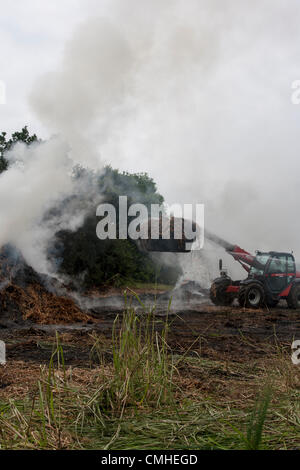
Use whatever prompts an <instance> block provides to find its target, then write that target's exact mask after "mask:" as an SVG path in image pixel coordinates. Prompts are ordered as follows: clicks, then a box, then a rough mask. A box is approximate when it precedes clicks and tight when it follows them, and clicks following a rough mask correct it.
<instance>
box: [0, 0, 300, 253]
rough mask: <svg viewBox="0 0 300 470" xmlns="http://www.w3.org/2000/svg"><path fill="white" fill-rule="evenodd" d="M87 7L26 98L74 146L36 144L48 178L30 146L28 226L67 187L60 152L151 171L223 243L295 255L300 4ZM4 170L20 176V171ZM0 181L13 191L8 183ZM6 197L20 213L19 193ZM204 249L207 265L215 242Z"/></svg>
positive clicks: (176, 2) (171, 0) (210, 1)
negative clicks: (199, 208) (197, 206)
mask: <svg viewBox="0 0 300 470" xmlns="http://www.w3.org/2000/svg"><path fill="white" fill-rule="evenodd" d="M89 7H92V8H93V14H91V18H90V19H88V20H87V21H84V22H83V23H82V24H81V25H80V26H79V27H78V28H77V29H75V30H74V32H73V34H72V36H71V37H70V39H69V41H68V42H67V43H66V45H65V52H64V56H63V59H62V62H61V63H60V64H58V66H57V69H56V70H54V71H52V72H51V73H47V74H46V75H44V76H42V77H41V78H39V79H38V81H37V83H36V86H35V87H34V90H33V91H32V93H31V97H30V102H31V105H32V107H33V109H34V110H35V112H36V113H37V115H38V117H39V119H40V120H41V122H42V123H43V124H44V125H45V126H47V128H48V129H49V132H53V133H59V134H60V135H61V136H62V137H61V139H62V140H63V141H66V142H67V143H68V145H69V146H70V151H69V152H68V151H66V150H63V151H62V152H58V151H57V146H58V145H62V144H58V143H57V141H56V140H55V141H50V142H49V143H48V144H45V146H44V147H42V148H41V152H42V153H46V152H47V150H46V149H47V148H48V146H50V153H51V158H53V165H54V164H57V168H54V167H53V178H52V177H51V178H50V179H51V181H52V184H49V182H50V179H49V180H48V178H46V176H45V175H44V174H45V173H46V171H45V167H44V166H43V165H44V163H43V164H42V163H41V164H40V163H39V159H38V158H35V157H34V155H35V152H37V150H36V149H33V150H32V153H33V160H31V159H29V161H32V165H35V164H37V166H36V172H35V175H36V180H33V181H34V186H33V188H32V190H34V194H40V192H41V194H42V196H41V198H40V199H41V201H40V202H37V201H32V202H31V201H30V200H28V202H26V207H27V209H26V210H28V211H29V215H30V221H31V220H33V219H34V218H36V217H39V216H40V214H41V208H42V207H46V206H47V205H48V204H49V202H50V201H52V200H53V198H54V199H55V198H57V197H58V198H59V197H60V195H61V193H62V192H64V193H66V192H67V191H69V190H70V191H71V190H72V188H70V187H69V183H68V178H67V177H65V176H63V175H67V174H68V171H69V160H68V158H71V159H72V160H73V161H74V162H79V163H81V164H84V165H88V166H92V167H96V168H101V167H102V166H103V165H104V164H105V163H110V164H112V165H113V166H116V167H119V168H120V169H124V170H128V171H147V172H149V173H150V174H151V176H152V177H153V178H154V179H155V180H156V181H157V182H158V185H159V190H160V192H161V193H162V194H164V196H165V198H166V200H167V202H168V203H170V204H172V203H174V202H179V203H180V202H181V203H193V202H194V203H205V204H206V225H207V226H208V227H209V228H210V229H211V230H212V231H215V232H216V233H218V234H220V235H221V236H223V237H224V238H226V239H228V240H229V241H230V242H232V243H237V244H239V245H241V246H243V247H244V248H247V249H249V250H254V249H256V248H257V249H262V250H268V249H273V250H290V249H294V251H295V254H296V256H297V257H298V259H300V243H299V237H298V232H299V230H300V220H299V217H298V200H299V196H300V189H299V183H298V179H299V178H298V174H299V170H300V168H299V167H300V164H299V157H298V154H299V150H300V149H299V146H300V142H299V139H298V126H299V119H300V108H297V106H293V105H292V104H291V99H290V97H291V93H292V90H291V83H292V81H294V80H295V79H297V78H299V64H298V60H299V52H300V32H299V28H298V21H299V14H300V5H299V3H298V2H297V1H296V0H291V1H290V2H288V4H284V3H283V2H281V1H279V0H259V1H258V0H254V1H253V2H251V3H246V2H239V1H237V0H226V1H224V2H220V1H217V0H201V1H199V0H189V1H188V2H186V1H183V0H165V1H164V2H161V1H158V0H152V1H151V2H149V1H146V0H127V1H126V2H124V1H121V0H114V1H111V2H109V3H107V2H104V3H102V2H89ZM63 145H65V144H63ZM23 151H24V150H23ZM30 152H31V151H30ZM45 160H47V159H46V158H42V159H41V162H42V161H43V162H45ZM48 164H49V165H50V166H51V164H50V163H48ZM26 165H27V164H26ZM26 165H25V167H24V168H23V169H22V171H23V174H24V171H25V172H26ZM29 165H31V163H29ZM59 168H62V169H63V171H62V172H60V170H59ZM13 171H14V173H15V174H16V182H18V178H20V179H21V177H20V176H18V175H19V174H20V172H21V169H20V168H18V167H16V168H15V169H14V170H13ZM51 171H52V167H51V168H50V171H49V174H51ZM10 172H11V170H10V171H9V173H10ZM42 175H44V176H42ZM2 178H4V180H3V179H2V181H5V180H6V179H7V180H8V181H7V183H5V184H4V186H5V185H6V188H8V187H9V186H10V184H11V185H13V187H16V184H15V183H14V181H15V180H13V181H12V180H10V179H13V176H8V175H6V176H4V177H2ZM43 178H46V179H47V181H44V179H43ZM65 178H66V179H65ZM31 179H32V178H31ZM9 181H10V182H9ZM53 182H54V183H53ZM44 188H48V190H46V189H45V191H44ZM1 191H2V189H1ZM24 192H25V194H26V190H24ZM6 194H7V193H6ZM32 194H33V192H32ZM12 197H15V198H16V201H15V207H20V204H21V205H22V207H24V205H23V204H24V202H25V201H26V198H25V200H24V202H23V199H22V198H21V196H20V199H18V198H19V196H12ZM21 199H22V200H21ZM29 199H30V198H29ZM18 201H19V202H20V204H18ZM31 204H32V209H31V208H30V207H29V206H30V205H31ZM12 214H14V211H12ZM2 220H3V219H2ZM4 220H5V219H4ZM18 223H19V224H20V229H18V230H17V231H16V232H17V233H20V231H21V228H22V226H23V224H24V222H23V220H22V219H20V221H19V222H18ZM26 223H27V222H26ZM25 225H26V224H25ZM12 226H13V224H12V225H11V227H12ZM9 227H10V225H8V228H7V229H6V230H5V231H4V232H3V233H4V235H3V237H4V238H7V237H8V232H9V231H10V228H9ZM3 237H2V238H3ZM16 238H17V237H16ZM28 238H30V236H28ZM22 243H25V242H23V241H22ZM29 244H30V243H29V242H28V244H27V245H29ZM206 249H207V252H206V254H205V257H206V258H207V257H208V258H210V257H211V258H212V259H214V258H215V257H216V254H215V248H213V250H214V251H212V252H210V246H209V245H208V244H207V246H206ZM218 255H219V254H217V256H218ZM229 259H230V258H228V261H229Z"/></svg>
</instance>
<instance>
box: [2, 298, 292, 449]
mask: <svg viewBox="0 0 300 470" xmlns="http://www.w3.org/2000/svg"><path fill="white" fill-rule="evenodd" d="M137 299H138V300H139V298H138V297H137ZM141 305H142V304H141ZM168 329H169V323H168V314H167V316H166V317H165V318H164V320H163V321H162V320H158V319H157V317H156V315H155V312H154V311H153V310H151V311H149V312H148V313H147V312H146V313H144V314H138V313H137V312H136V311H135V310H134V309H132V308H131V307H130V306H129V307H128V308H126V310H125V312H124V315H123V316H119V317H117V318H116V320H115V322H114V326H113V331H112V341H111V345H110V348H109V350H108V349H107V347H106V349H105V351H103V350H102V347H103V344H102V343H101V339H100V338H95V343H94V346H93V348H92V351H91V353H92V354H93V355H94V357H95V355H96V357H98V358H99V366H98V367H97V368H95V369H91V370H88V368H86V369H81V373H82V374H84V373H86V378H87V383H85V382H84V381H82V380H81V382H79V383H78V382H77V381H76V380H75V379H76V377H75V375H76V374H75V372H74V371H72V369H71V368H66V366H65V361H64V353H63V347H62V345H61V342H60V338H59V337H58V335H57V336H56V343H55V347H54V350H53V353H52V355H51V358H50V361H49V366H48V367H46V366H43V367H41V371H40V378H39V380H38V382H37V384H36V388H35V390H33V391H32V392H31V395H30V396H29V395H28V396H27V397H26V398H25V399H23V400H19V401H13V400H9V401H8V400H7V401H2V402H1V401H0V448H3V449H24V448H26V449H74V448H77V449H78V448H79V449H88V448H95V449H191V450H193V449H220V448H221V449H259V448H284V447H285V446H287V445H288V443H289V442H292V445H296V442H297V439H298V436H299V429H300V428H299V421H297V419H296V417H294V415H293V414H292V415H291V411H290V408H291V409H292V410H293V413H294V414H295V416H296V415H297V416H298V414H297V413H298V408H297V407H295V406H294V402H293V401H292V400H295V403H299V398H300V394H299V393H300V392H298V391H297V390H296V389H293V394H294V396H292V398H290V396H289V395H286V396H285V397H286V398H285V399H286V404H284V403H283V402H282V403H279V411H278V412H276V413H275V412H274V408H272V410H271V389H270V388H267V389H266V390H265V392H264V393H263V394H262V395H261V396H259V398H258V399H257V400H256V401H255V403H254V405H253V399H250V400H249V403H247V407H245V404H244V403H242V405H241V402H240V405H238V404H237V403H236V404H235V405H234V406H232V400H231V399H230V397H229V398H228V397H227V398H226V396H224V395H222V393H221V392H220V393H218V392H216V393H215V395H213V396H212V395H207V396H205V395H204V394H203V393H202V392H201V391H198V389H197V388H196V389H195V390H196V393H194V390H193V394H192V395H189V394H188V393H186V392H184V390H182V389H181V388H179V387H178V382H180V373H179V372H178V370H177V369H176V366H178V364H180V367H181V369H182V368H185V369H189V368H191V369H192V368H193V369H194V371H195V370H198V371H199V378H200V379H201V377H212V378H213V377H216V376H217V377H218V375H216V372H218V371H220V369H222V367H223V365H222V363H221V362H219V361H211V360H205V359H204V358H201V357H200V356H196V357H195V356H193V357H192V356H191V357H189V356H188V355H187V353H184V354H183V355H181V356H180V357H179V358H178V356H177V357H174V356H173V354H172V352H171V350H170V348H169V347H168ZM188 351H189V350H188ZM188 351H187V352H188ZM103 352H104V353H105V355H103ZM104 356H105V357H106V358H107V356H109V360H108V359H106V360H105V359H104ZM8 366H9V365H8ZM231 367H232V368H234V367H235V368H237V372H238V374H236V375H237V376H238V377H245V381H246V382H245V383H246V385H247V386H248V384H249V377H253V368H251V365H248V364H238V363H232V364H231ZM239 368H240V370H239ZM227 369H228V367H227V365H226V371H227ZM275 370H276V377H279V376H278V372H277V369H275ZM201 374H202V375H201ZM208 374H210V375H208ZM227 376H228V380H232V378H233V377H234V376H235V374H233V376H231V375H230V373H229V372H228V371H227ZM84 377H85V376H84ZM81 379H82V376H81ZM264 379H265V380H266V376H264ZM279 379H280V382H278V383H280V384H281V382H282V378H281V377H279ZM91 380H92V381H91ZM203 380H205V379H203ZM239 380H240V379H239ZM258 380H259V378H258V376H255V377H254V381H258ZM217 383H218V382H217ZM229 383H231V382H229ZM238 383H239V382H238ZM176 384H177V385H176ZM277 386H278V384H277ZM191 397H192V398H191ZM248 405H249V406H248ZM246 408H247V409H246ZM250 408H251V409H252V411H250V412H249V411H247V410H249V409H250ZM285 410H289V411H288V413H289V415H291V416H292V418H289V419H288V420H287V418H286V417H285V414H286V411H285ZM289 415H288V416H289ZM266 423H268V425H266Z"/></svg>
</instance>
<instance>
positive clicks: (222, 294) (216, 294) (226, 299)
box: [209, 278, 234, 307]
mask: <svg viewBox="0 0 300 470" xmlns="http://www.w3.org/2000/svg"><path fill="white" fill-rule="evenodd" d="M230 284H231V280H230V279H227V278H224V279H222V280H219V279H218V280H216V281H215V282H213V283H212V285H211V288H210V293H209V296H210V300H211V301H212V303H214V304H215V305H219V306H223V307H226V306H229V305H231V304H232V302H233V299H234V296H233V295H232V294H231V293H228V292H226V289H227V287H228V286H230Z"/></svg>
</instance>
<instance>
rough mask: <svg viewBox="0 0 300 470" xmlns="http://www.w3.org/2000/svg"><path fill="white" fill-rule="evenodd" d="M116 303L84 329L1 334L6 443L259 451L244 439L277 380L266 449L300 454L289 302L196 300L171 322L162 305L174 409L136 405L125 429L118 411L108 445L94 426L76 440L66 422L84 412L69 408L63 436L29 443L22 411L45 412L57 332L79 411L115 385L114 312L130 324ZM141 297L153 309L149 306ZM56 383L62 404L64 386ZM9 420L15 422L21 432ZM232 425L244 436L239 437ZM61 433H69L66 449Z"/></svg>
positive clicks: (298, 333) (298, 318)
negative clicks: (105, 386)
mask: <svg viewBox="0 0 300 470" xmlns="http://www.w3.org/2000/svg"><path fill="white" fill-rule="evenodd" d="M112 300H113V302H115V300H116V299H115V298H114V299H109V301H108V302H106V301H105V302H104V305H103V306H102V307H101V308H100V307H99V305H98V307H97V308H95V307H93V308H91V310H90V311H89V315H88V317H87V318H88V322H86V323H80V322H79V323H78V322H77V323H71V324H63V325H50V324H46V325H42V324H40V323H39V324H34V323H33V322H31V323H28V322H25V324H15V325H14V326H13V327H10V326H9V327H2V328H1V329H0V340H3V341H5V343H6V346H7V364H6V366H2V367H1V366H0V407H2V409H3V410H7V411H5V413H7V419H6V420H4V418H3V422H2V426H4V427H6V429H7V434H5V436H9V439H8V441H5V444H3V445H4V446H6V447H8V448H32V447H33V448H55V449H56V448H68V449H69V448H78V445H79V448H81V447H82V446H83V447H84V448H99V449H102V448H107V446H108V448H111V449H131V448H141V449H143V448H145V449H150V448H159V449H168V448H171V449H173V448H176V449H185V448H189V449H193V448H194V449H202V448H203V449H214V448H251V446H252V445H253V446H256V444H251V443H250V444H249V442H248V441H246V440H245V442H244V440H243V439H241V436H242V435H244V434H243V433H246V429H247V420H248V416H251V409H252V408H253V407H254V406H255V401H256V400H257V397H259V396H260V395H261V394H262V393H264V392H263V391H264V389H265V387H266V386H267V385H268V384H270V383H272V388H273V392H272V393H273V395H272V402H271V405H270V409H269V412H268V413H269V414H268V417H267V418H266V423H267V424H266V425H265V428H266V429H265V435H264V437H263V440H262V444H260V446H261V447H262V448H272V449H273V448H276V449H277V448H280V449H281V448H292V449H295V448H297V449H298V448H299V447H300V438H299V437H298V436H299V435H300V433H299V431H300V428H299V424H298V422H300V421H299V406H298V403H299V394H300V370H299V367H297V366H294V365H293V364H292V362H291V358H290V355H291V343H292V341H293V340H294V339H300V312H299V311H292V310H288V309H287V308H286V307H285V305H282V306H279V307H278V308H276V309H274V310H272V311H268V310H249V309H241V308H239V307H226V308H222V307H215V306H212V305H210V303H209V302H208V301H207V302H203V303H199V304H198V305H197V303H196V302H194V303H193V304H192V305H191V304H189V303H185V304H184V303H183V304H182V306H179V304H178V303H177V304H176V306H175V307H174V308H172V307H171V308H170V311H169V313H168V318H167V316H166V311H167V304H166V303H165V302H164V303H163V304H162V305H159V304H156V305H157V307H156V314H155V329H156V330H157V332H158V333H159V334H160V333H161V332H162V330H163V327H164V325H165V322H166V319H167V321H168V325H169V327H168V334H167V344H168V353H170V355H171V356H172V357H173V359H172V361H173V363H174V364H175V366H174V371H176V373H175V374H174V378H173V379H172V380H173V381H174V386H175V388H176V390H177V391H176V392H175V395H174V397H175V398H173V399H174V400H175V402H174V403H173V404H172V406H171V407H170V406H169V405H168V406H167V405H164V406H157V405H155V404H153V405H151V404H150V405H147V406H145V405H144V406H142V407H141V406H140V405H135V406H134V408H132V406H129V408H128V410H127V411H125V412H124V414H123V412H122V428H120V421H119V419H120V418H116V417H114V413H115V411H110V412H109V414H108V416H109V417H108V418H107V421H105V424H103V423H102V421H103V418H101V426H102V424H103V430H102V431H101V438H99V436H98V434H97V437H95V429H94V427H93V424H91V423H89V424H88V427H87V430H86V431H84V432H85V433H86V434H87V438H86V439H87V440H86V441H85V438H83V437H82V436H81V437H80V439H79V438H78V435H77V428H76V436H75V431H74V430H73V431H72V432H71V431H69V424H68V423H71V422H72V420H71V418H70V417H69V418H67V416H68V414H69V413H71V417H72V419H75V421H76V420H77V419H78V416H77V414H78V410H80V409H81V408H82V406H83V404H82V402H81V401H80V403H79V404H76V410H75V409H74V410H73V411H72V410H71V405H66V406H68V407H69V408H70V410H71V411H69V408H66V410H64V414H65V416H66V419H68V421H67V422H66V425H63V426H62V428H61V429H59V430H56V431H55V426H54V425H53V424H51V426H50V425H49V430H46V431H45V432H47V433H48V434H49V436H50V437H49V436H48V438H47V439H48V440H47V441H44V440H43V439H44V438H43V439H41V440H38V441H37V442H35V443H34V444H32V442H31V441H30V442H28V439H27V436H28V432H29V431H28V429H27V427H26V426H25V428H24V432H23V433H22V432H21V431H20V426H21V428H22V426H23V424H22V423H24V422H26V419H28V418H24V417H22V419H21V418H19V413H20V408H19V406H21V409H22V410H23V408H24V409H26V410H27V411H26V412H24V413H27V415H26V414H25V415H24V416H28V415H30V413H31V412H30V409H31V408H32V406H34V407H35V406H37V405H34V404H33V405H31V404H30V400H33V403H38V401H37V400H38V398H34V397H38V394H39V393H41V392H39V387H40V386H41V385H38V384H43V383H45V384H46V383H47V380H48V379H45V374H46V375H47V370H48V367H49V361H50V358H51V355H52V353H53V351H54V350H55V348H56V347H57V337H56V333H58V334H59V341H60V344H61V346H62V348H63V358H64V370H65V372H60V370H61V364H60V365H59V364H58V363H57V356H56V355H55V357H54V358H53V359H54V368H55V370H56V372H54V374H55V377H57V378H58V379H59V380H61V377H62V374H63V375H65V374H66V376H67V377H68V378H69V379H70V380H71V382H72V389H74V390H77V392H76V399H72V400H71V402H72V404H73V403H74V408H75V402H76V400H79V397H80V399H83V398H84V397H87V396H88V394H90V393H92V392H93V391H94V392H93V393H98V392H95V391H96V390H97V387H100V389H101V387H102V385H101V384H102V381H103V377H104V375H105V377H106V380H107V377H108V378H110V377H113V375H114V374H116V370H115V365H114V362H115V359H113V346H112V333H113V325H114V321H115V318H116V315H119V317H120V318H122V313H123V311H124V308H122V307H121V306H120V305H119V306H118V307H110V306H109V303H113V302H111V301H112ZM143 300H144V301H145V303H146V304H147V301H146V300H147V299H143ZM148 301H149V299H148ZM142 310H143V308H142V307H141V306H140V307H138V306H137V307H136V312H137V315H138V316H139V315H142ZM95 344H97V348H95ZM41 374H42V379H41ZM103 374H104V375H103ZM57 378H56V379H55V380H58V379H57ZM69 379H68V380H69ZM51 380H52V379H51ZM109 380H111V379H109ZM55 383H56V382H55ZM52 386H53V387H54V388H55V390H54V392H55V393H56V395H57V397H60V396H61V395H60V393H61V392H58V390H57V384H56V385H51V387H52ZM47 387H48V386H47ZM64 387H65V386H64ZM68 387H69V385H68ZM47 390H48V388H47ZM64 390H65V388H64ZM78 390H80V391H78ZM54 396H55V395H54ZM57 397H56V399H57ZM11 400H13V401H14V402H17V403H20V405H16V406H18V408H11V405H9V406H10V408H7V407H8V402H9V403H12V402H11ZM60 400H61V399H60V398H59V400H58V401H59V403H60ZM74 400H75V401H74ZM46 401H47V400H46ZM59 406H60V405H59ZM72 406H73V405H72ZM84 406H85V405H84ZM26 407H27V408H26ZM126 409H127V408H126ZM16 410H18V411H16ZM93 412H94V411H93ZM5 413H4V415H5ZM43 413H46V414H47V412H43ZM59 413H61V411H59ZM72 413H73V414H72ZM249 413H250V415H249ZM50 414H51V413H50ZM22 416H23V415H22ZM195 416H197V419H196V418H195ZM279 416H280V418H279ZM75 417H76V418H75ZM93 419H94V418H93ZM97 419H98V418H97ZM0 420H1V418H0ZM20 420H21V421H20ZM49 420H50V418H49ZM70 420H71V421H70ZM11 422H16V424H15V428H13V429H11V424H10V423H11ZM30 423H31V421H30ZM134 423H135V424H134ZM199 423H202V424H201V425H200V424H199ZM203 423H205V425H204V424H203ZM28 426H29V425H28ZM30 426H32V427H33V431H32V436H33V438H32V439H33V440H35V439H36V438H35V436H36V435H37V434H38V433H39V431H38V430H39V429H40V414H39V413H38V414H37V418H36V423H35V422H33V423H31V424H30ZM53 426H54V427H53ZM64 426H65V427H64ZM97 426H98V425H97ZM203 426H204V428H203ZM52 427H53V428H52ZM233 427H234V429H235V428H236V427H237V428H239V429H240V431H234V432H233ZM101 429H102V428H101ZM120 429H121V430H120ZM146 429H147V431H146ZM170 429H171V430H170ZM178 429H179V430H181V431H180V432H179V431H178ZM182 429H184V430H185V431H184V433H182ZM203 429H206V431H205V432H204V431H203ZM25 431H26V432H25ZM48 434H47V435H48ZM62 436H65V437H64V439H65V441H64V443H62V441H61V439H62ZM195 436H197V438H196V437H195ZM78 439H79V440H80V444H79V443H78ZM0 440H1V436H0Z"/></svg>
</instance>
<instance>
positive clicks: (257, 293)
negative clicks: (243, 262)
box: [239, 282, 265, 308]
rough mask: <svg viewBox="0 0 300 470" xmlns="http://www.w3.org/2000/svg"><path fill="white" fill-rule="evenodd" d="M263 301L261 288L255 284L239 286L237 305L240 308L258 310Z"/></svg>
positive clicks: (263, 294) (263, 296)
mask: <svg viewBox="0 0 300 470" xmlns="http://www.w3.org/2000/svg"><path fill="white" fill-rule="evenodd" d="M264 300H265V292H264V289H263V287H262V286H261V285H260V284H259V283H257V282H251V283H250V284H246V285H245V286H241V287H240V290H239V304H240V306H241V307H247V308H259V307H261V306H262V305H263V303H264Z"/></svg>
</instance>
